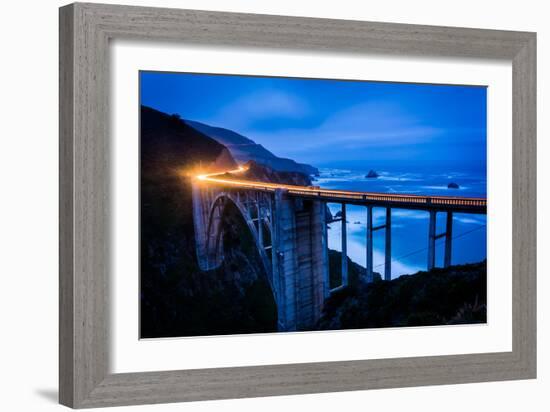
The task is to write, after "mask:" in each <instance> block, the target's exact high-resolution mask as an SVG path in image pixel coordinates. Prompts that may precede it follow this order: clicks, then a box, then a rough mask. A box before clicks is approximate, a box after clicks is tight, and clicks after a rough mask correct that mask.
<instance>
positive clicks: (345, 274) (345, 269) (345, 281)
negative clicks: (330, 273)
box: [342, 203, 349, 286]
mask: <svg viewBox="0 0 550 412" xmlns="http://www.w3.org/2000/svg"><path fill="white" fill-rule="evenodd" d="M346 222H347V217H346V204H345V203H342V286H348V283H349V281H348V233H347V223H346Z"/></svg>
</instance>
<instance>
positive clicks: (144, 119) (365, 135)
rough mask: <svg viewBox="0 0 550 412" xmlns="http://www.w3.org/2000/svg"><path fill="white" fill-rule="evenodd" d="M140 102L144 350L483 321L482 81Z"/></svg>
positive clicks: (206, 88) (144, 75) (198, 94)
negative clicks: (158, 344) (166, 343)
mask: <svg viewBox="0 0 550 412" xmlns="http://www.w3.org/2000/svg"><path fill="white" fill-rule="evenodd" d="M139 93H140V116H139V118H140V222H139V223H140V276H141V278H140V297H139V299H140V301H139V304H140V338H161V337H182V336H207V335H228V334H244V333H269V332H290V331H320V330H344V329H362V328H386V327H409V326H442V325H458V324H474V323H486V321H487V279H486V273H487V230H486V224H487V221H486V213H487V201H486V197H487V107H486V105H487V88H486V87H484V86H470V85H442V84H414V83H395V82H380V81H376V82H374V81H363V80H336V79H310V78H285V77H265V76H263V77H260V76H242V75H221V74H202V73H174V72H155V71H141V72H140V78H139Z"/></svg>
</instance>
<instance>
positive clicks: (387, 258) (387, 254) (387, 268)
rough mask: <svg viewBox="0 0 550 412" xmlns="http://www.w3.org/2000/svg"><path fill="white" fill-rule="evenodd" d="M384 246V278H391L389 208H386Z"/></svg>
mask: <svg viewBox="0 0 550 412" xmlns="http://www.w3.org/2000/svg"><path fill="white" fill-rule="evenodd" d="M385 243H386V245H385V246H386V247H385V253H384V254H385V265H384V280H391V208H389V207H387V208H386V242H385Z"/></svg>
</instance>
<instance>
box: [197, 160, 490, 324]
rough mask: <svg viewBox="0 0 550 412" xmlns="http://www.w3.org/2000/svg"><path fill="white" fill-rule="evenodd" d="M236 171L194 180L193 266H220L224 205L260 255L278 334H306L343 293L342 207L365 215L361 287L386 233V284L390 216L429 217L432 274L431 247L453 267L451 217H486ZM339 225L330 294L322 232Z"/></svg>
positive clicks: (476, 209) (416, 198) (448, 202)
mask: <svg viewBox="0 0 550 412" xmlns="http://www.w3.org/2000/svg"><path fill="white" fill-rule="evenodd" d="M245 170H246V169H245V168H243V167H242V166H241V167H239V168H238V169H235V170H230V171H227V172H222V173H209V174H200V175H197V176H195V178H194V179H193V181H192V191H193V219H194V227H195V240H196V251H197V259H198V262H199V266H200V268H201V270H212V269H215V268H218V267H219V266H220V265H221V264H222V262H223V259H224V251H223V244H222V243H223V242H222V236H223V230H222V225H221V222H222V221H223V219H224V214H225V213H226V210H227V209H226V208H227V206H228V204H232V205H234V206H235V207H236V208H237V210H239V213H240V214H241V215H242V217H243V219H244V221H245V222H246V224H247V226H248V228H249V230H250V233H251V235H252V238H253V239H254V242H255V244H256V246H257V248H258V253H259V255H260V258H261V261H262V265H263V267H264V270H265V273H266V274H267V277H268V281H269V285H270V287H271V291H272V293H273V297H274V299H275V302H276V305H277V317H278V329H279V330H280V331H292V330H307V329H310V328H312V327H313V326H314V325H315V323H316V322H317V320H318V319H319V317H320V315H321V311H322V308H323V303H324V301H325V299H326V298H327V297H328V296H330V294H331V293H333V292H334V291H336V290H338V289H341V288H343V287H345V286H347V285H348V283H349V277H348V267H347V265H348V260H347V233H346V232H347V230H346V229H347V226H346V205H362V206H365V207H366V210H367V235H366V269H367V272H366V279H367V282H372V281H373V280H374V277H373V233H374V232H375V231H378V230H384V232H385V233H384V234H385V247H384V253H385V264H384V279H385V280H390V279H391V262H392V255H391V251H392V247H391V225H392V223H391V222H392V221H391V218H392V209H412V210H422V211H426V212H428V213H429V226H428V239H427V249H428V260H427V269H428V270H430V269H432V268H434V267H435V258H436V253H435V252H436V249H435V245H436V240H437V239H440V238H444V239H445V248H444V259H443V262H444V266H445V267H447V266H449V265H450V264H451V261H452V239H453V214H454V213H472V214H486V213H487V201H486V199H481V198H467V197H452V196H420V195H407V194H389V193H375V192H353V191H343V190H332V189H323V188H320V187H318V186H296V185H287V184H279V183H267V182H259V181H250V180H246V179H239V178H238V175H239V174H240V173H242V172H244V171H245ZM327 203H339V204H341V214H340V216H338V218H336V219H335V218H333V217H332V216H328V215H327ZM375 207H377V208H384V209H385V211H386V213H385V222H384V224H382V225H378V226H373V218H372V216H373V208H375ZM437 213H445V214H446V225H445V231H444V232H443V233H436V216H437ZM334 222H340V224H341V230H342V232H341V233H342V236H341V242H342V245H341V249H342V261H341V274H342V281H341V285H339V286H338V287H336V288H332V289H331V288H330V284H329V263H328V236H327V225H328V224H329V223H334Z"/></svg>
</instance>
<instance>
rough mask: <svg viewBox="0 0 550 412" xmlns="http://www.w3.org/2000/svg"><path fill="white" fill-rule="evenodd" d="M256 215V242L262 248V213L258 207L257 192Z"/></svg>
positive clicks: (258, 198)
mask: <svg viewBox="0 0 550 412" xmlns="http://www.w3.org/2000/svg"><path fill="white" fill-rule="evenodd" d="M256 217H257V218H258V243H259V245H260V248H261V249H263V248H264V221H263V214H262V208H261V207H260V194H258V197H257V199H256Z"/></svg>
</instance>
